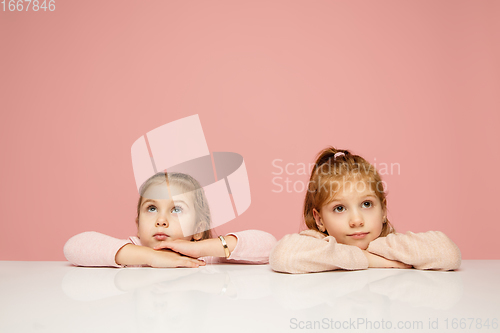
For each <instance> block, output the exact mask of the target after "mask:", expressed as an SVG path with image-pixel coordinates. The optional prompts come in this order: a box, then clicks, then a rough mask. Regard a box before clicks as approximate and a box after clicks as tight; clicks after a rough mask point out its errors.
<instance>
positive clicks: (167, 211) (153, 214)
mask: <svg viewBox="0 0 500 333" xmlns="http://www.w3.org/2000/svg"><path fill="white" fill-rule="evenodd" d="M169 187H170V191H171V193H181V192H180V191H178V190H179V188H177V187H176V185H169ZM192 197H193V196H192V195H191V194H190V193H183V194H176V195H175V196H174V198H173V199H172V197H171V196H170V195H169V191H168V187H167V185H166V183H165V182H164V183H161V184H156V185H151V186H150V187H149V188H148V189H147V190H146V191H145V192H144V194H143V199H142V202H141V206H140V210H139V221H138V226H137V237H139V239H140V240H141V244H142V245H144V246H148V247H151V248H153V247H154V246H156V245H157V244H158V243H160V242H162V241H169V240H175V239H184V240H192V238H193V236H192V235H193V233H194V229H195V226H196V224H197V219H196V211H195V208H194V202H193V198H192ZM149 198H151V199H149ZM185 235H186V236H185Z"/></svg>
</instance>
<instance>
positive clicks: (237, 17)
mask: <svg viewBox="0 0 500 333" xmlns="http://www.w3.org/2000/svg"><path fill="white" fill-rule="evenodd" d="M499 15H500V2H498V1H495V0H491V1H456V0H453V1H451V0H450V1H420V0H418V1H417V0H415V1H399V0H395V1H368V0H366V1H293V0H286V1H274V0H273V1H270V0H265V1H232V0H227V1H214V0H211V1H155V2H140V1H133V2H131V1H58V2H57V3H56V11H55V12H32V11H28V12H9V11H8V10H7V11H5V12H4V11H1V12H0V38H1V52H0V103H1V104H0V105H1V122H0V130H1V135H2V140H1V141H0V147H1V148H0V149H1V154H2V157H1V160H2V165H1V173H0V177H1V178H0V184H1V198H0V205H1V206H0V207H1V212H2V216H1V222H0V226H1V233H2V240H1V241H0V259H1V260H64V256H63V253H62V248H63V245H64V243H65V241H66V240H67V239H68V238H69V237H71V236H72V235H74V234H76V233H79V232H82V231H86V230H96V231H100V232H103V233H108V234H111V235H114V236H116V237H121V238H126V237H128V236H129V235H134V234H135V231H136V230H135V224H134V218H135V215H134V206H135V205H136V200H137V196H138V195H137V192H136V188H135V183H134V177H133V172H132V165H131V157H130V148H131V145H132V143H133V142H134V141H135V140H136V139H137V138H138V137H139V136H141V135H143V134H145V133H146V132H148V131H150V130H151V129H154V128H156V127H158V126H160V125H163V124H166V123H168V122H171V121H173V120H176V119H180V118H183V117H186V116H189V115H193V114H199V116H200V119H201V122H202V125H203V130H204V132H205V136H206V139H207V142H208V146H209V149H210V150H211V151H232V152H238V153H240V154H241V155H243V156H244V158H245V162H246V166H247V170H248V175H249V180H250V185H251V192H252V205H251V206H250V208H249V210H248V211H247V212H246V213H245V214H243V215H242V216H241V217H239V218H238V219H237V220H234V221H232V222H230V223H228V224H226V225H224V226H222V227H220V228H219V230H218V231H219V233H223V232H228V231H237V230H241V229H250V228H255V229H262V230H265V231H268V232H271V233H273V234H274V235H275V236H276V237H277V238H280V237H282V236H283V235H284V234H287V233H293V232H297V231H298V230H299V228H300V224H301V206H302V200H303V196H304V195H303V193H300V192H299V193H297V192H295V191H293V189H292V191H291V193H287V192H286V190H285V191H284V192H282V193H275V192H273V190H277V189H278V187H277V186H276V185H274V184H273V177H278V175H274V174H273V172H274V173H276V172H277V171H278V169H277V168H275V167H273V161H274V160H277V159H281V160H282V161H278V162H275V164H278V165H280V166H282V167H284V166H285V165H286V164H287V163H293V165H292V164H290V165H289V171H290V173H292V172H293V173H295V172H296V171H297V168H298V167H297V163H312V162H313V161H314V158H315V156H316V154H317V153H318V152H319V151H320V150H321V149H323V148H324V147H326V146H328V145H333V146H336V147H339V148H347V149H350V150H351V151H353V152H354V153H358V154H361V155H362V156H365V158H367V159H368V160H369V161H371V162H375V163H377V165H378V164H380V163H388V164H390V163H399V165H400V170H401V172H400V174H399V175H398V174H397V173H396V174H393V175H388V176H385V177H384V178H385V180H386V181H387V184H388V190H389V196H388V202H389V209H390V214H389V217H390V219H391V221H392V222H393V223H394V225H395V226H396V228H397V229H398V231H400V232H406V231H408V230H411V231H414V232H421V231H427V230H441V231H443V232H445V233H446V234H447V235H449V236H450V237H451V238H452V239H453V240H454V241H455V242H456V243H457V244H458V245H459V247H460V248H461V250H462V254H463V258H464V259H500V255H499V253H500V252H499V251H498V244H497V240H498V237H497V236H498V235H499V234H500V223H499V221H498V220H499V214H498V209H499V203H498V198H499V196H498V191H499V185H500V182H499V178H498V171H497V168H498V165H499V162H500V157H499V156H500V155H499V153H498V149H497V145H498V143H499V142H500V131H499V130H498V125H499V123H500V116H499V114H500V113H499V110H500V94H499V91H500V79H499V78H500V67H499V66H498V59H500V44H499V43H498V41H499V40H500V21H499V20H498V17H499ZM179 144H182V143H179ZM281 177H283V179H282V180H277V179H274V182H281V183H282V184H285V183H284V181H285V178H286V177H288V178H289V180H290V181H291V182H292V183H291V185H294V184H297V185H296V189H301V186H300V184H301V182H305V181H307V175H296V174H293V175H292V174H290V175H287V174H282V175H281ZM297 182H298V183H297Z"/></svg>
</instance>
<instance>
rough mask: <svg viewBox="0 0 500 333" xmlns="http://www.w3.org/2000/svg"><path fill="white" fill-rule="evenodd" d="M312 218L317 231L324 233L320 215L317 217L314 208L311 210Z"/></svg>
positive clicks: (317, 214)
mask: <svg viewBox="0 0 500 333" xmlns="http://www.w3.org/2000/svg"><path fill="white" fill-rule="evenodd" d="M313 217H314V220H315V221H316V226H317V227H318V230H319V231H321V232H325V225H324V224H323V221H322V220H321V215H319V213H318V211H317V210H316V208H313Z"/></svg>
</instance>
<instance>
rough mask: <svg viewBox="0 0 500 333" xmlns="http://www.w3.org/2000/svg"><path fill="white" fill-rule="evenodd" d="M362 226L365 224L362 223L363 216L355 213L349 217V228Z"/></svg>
mask: <svg viewBox="0 0 500 333" xmlns="http://www.w3.org/2000/svg"><path fill="white" fill-rule="evenodd" d="M364 225H365V222H364V221H363V216H361V214H359V213H355V214H354V215H352V216H351V219H350V220H349V226H350V227H351V228H356V227H362V226H364Z"/></svg>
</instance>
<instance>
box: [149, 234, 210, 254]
mask: <svg viewBox="0 0 500 333" xmlns="http://www.w3.org/2000/svg"><path fill="white" fill-rule="evenodd" d="M202 242H203V241H199V242H192V241H188V240H184V239H175V240H171V241H163V242H160V243H158V245H156V246H155V247H154V249H155V250H163V249H169V250H172V251H174V252H177V253H180V254H183V255H185V256H188V257H191V258H199V257H203V256H204V254H203V253H202V252H203V243H202Z"/></svg>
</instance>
